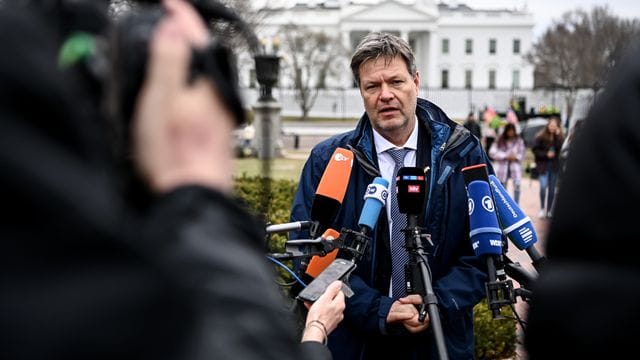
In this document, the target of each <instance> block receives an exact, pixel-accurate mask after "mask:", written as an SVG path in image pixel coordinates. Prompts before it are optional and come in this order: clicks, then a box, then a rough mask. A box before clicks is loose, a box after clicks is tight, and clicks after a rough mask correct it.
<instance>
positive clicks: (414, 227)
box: [403, 214, 449, 360]
mask: <svg viewBox="0 0 640 360" xmlns="http://www.w3.org/2000/svg"><path fill="white" fill-rule="evenodd" d="M403 231H404V233H405V247H406V249H407V251H408V252H409V263H408V264H407V266H406V268H405V277H407V281H406V283H407V294H412V293H413V294H420V295H422V305H421V307H420V309H419V310H418V311H419V316H418V320H420V322H422V321H424V320H425V318H426V314H427V313H426V311H428V312H429V321H430V322H431V325H430V326H431V329H432V330H433V336H434V338H435V344H436V347H437V349H438V354H439V355H440V359H441V360H448V359H449V357H448V355H447V348H446V346H445V342H444V333H443V331H442V322H441V320H440V312H439V310H438V299H437V297H436V294H435V292H434V291H433V286H432V284H431V270H430V269H429V264H428V260H427V255H426V252H425V251H424V246H423V244H422V238H423V236H424V237H425V238H426V239H427V240H428V241H429V243H431V235H429V234H426V235H423V234H422V228H421V227H419V226H418V215H414V214H407V228H406V229H404V230H403ZM416 267H417V270H418V274H415V272H414V271H413V269H414V268H416ZM416 275H417V277H419V278H420V279H419V281H417V282H414V279H415V280H417V279H416ZM419 286H421V288H419ZM425 307H426V311H425Z"/></svg>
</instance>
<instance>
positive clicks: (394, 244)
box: [387, 149, 409, 299]
mask: <svg viewBox="0 0 640 360" xmlns="http://www.w3.org/2000/svg"><path fill="white" fill-rule="evenodd" d="M408 151H409V149H389V150H387V153H389V155H391V157H392V158H393V161H394V162H395V163H396V165H395V167H394V169H393V178H392V179H391V188H390V190H391V191H390V192H391V196H390V198H391V220H392V221H393V225H392V227H393V230H392V233H391V284H392V296H393V298H394V299H398V298H401V297H403V296H405V295H406V292H407V288H406V282H405V277H404V265H405V264H406V263H407V261H409V254H408V253H407V250H406V249H405V247H404V245H405V235H404V233H403V232H402V230H403V229H404V228H405V227H407V215H406V214H402V213H400V209H399V208H398V196H397V194H396V174H397V173H398V170H399V169H400V168H401V167H403V166H404V157H405V156H406V155H407V152H408Z"/></svg>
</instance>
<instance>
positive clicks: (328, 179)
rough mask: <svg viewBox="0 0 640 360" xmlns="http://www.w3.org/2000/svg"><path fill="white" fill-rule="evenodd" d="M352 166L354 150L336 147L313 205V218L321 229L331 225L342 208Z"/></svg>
mask: <svg viewBox="0 0 640 360" xmlns="http://www.w3.org/2000/svg"><path fill="white" fill-rule="evenodd" d="M352 166H353V152H352V151H350V150H347V149H343V148H336V150H335V151H334V152H333V154H332V155H331V159H330V160H329V163H328V164H327V167H326V168H325V170H324V173H323V174H322V178H321V179H320V183H319V184H318V188H317V189H316V194H315V197H314V199H313V204H312V205H311V214H310V216H311V220H312V221H318V223H319V224H320V228H321V229H325V228H326V227H327V226H329V225H330V224H331V223H332V222H333V220H334V219H335V217H336V215H337V214H338V211H339V210H340V206H341V205H342V200H343V199H344V194H345V193H346V191H347V186H348V185H349V177H350V176H351V168H352Z"/></svg>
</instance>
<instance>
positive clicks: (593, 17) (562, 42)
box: [527, 6, 640, 118]
mask: <svg viewBox="0 0 640 360" xmlns="http://www.w3.org/2000/svg"><path fill="white" fill-rule="evenodd" d="M638 34H640V23H639V22H638V20H625V19H621V18H619V17H617V16H615V15H613V14H612V13H611V12H610V10H609V8H608V7H607V6H603V7H595V8H593V9H592V10H591V11H590V12H585V11H582V10H574V11H570V12H567V13H565V14H563V16H562V18H561V19H560V20H558V21H554V22H553V23H552V25H551V26H550V27H549V28H548V29H547V31H546V32H545V33H544V34H543V35H542V37H541V38H540V40H539V41H538V42H536V43H534V44H533V47H532V50H531V52H529V54H527V59H528V60H529V62H531V63H532V64H533V65H534V66H535V76H536V79H535V82H536V87H543V88H552V89H563V90H565V102H566V104H567V114H566V116H567V118H571V114H572V112H573V107H574V104H575V100H576V95H577V91H578V90H579V89H581V88H590V89H592V90H594V92H595V91H597V90H598V89H600V88H601V87H602V86H604V84H605V82H606V79H607V76H608V74H609V72H610V70H611V69H612V67H613V66H614V65H615V64H616V62H617V60H618V59H619V58H620V55H621V53H622V52H623V51H624V49H625V47H626V46H627V45H628V44H629V43H631V39H632V37H634V36H638Z"/></svg>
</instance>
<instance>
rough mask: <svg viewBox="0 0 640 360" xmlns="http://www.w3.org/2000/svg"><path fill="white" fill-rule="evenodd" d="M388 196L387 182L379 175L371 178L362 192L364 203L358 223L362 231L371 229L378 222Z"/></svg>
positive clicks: (365, 231)
mask: <svg viewBox="0 0 640 360" xmlns="http://www.w3.org/2000/svg"><path fill="white" fill-rule="evenodd" d="M388 197H389V182H388V181H387V180H385V179H383V178H381V177H377V178H375V179H373V182H372V183H371V184H369V186H367V190H366V191H365V194H364V205H363V206H362V212H361V213H360V220H358V225H359V226H360V229H361V230H362V232H364V233H367V232H370V231H372V230H373V229H374V228H375V226H376V223H377V222H378V216H379V215H380V210H381V209H382V207H383V206H384V205H385V204H386V203H387V198H388Z"/></svg>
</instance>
